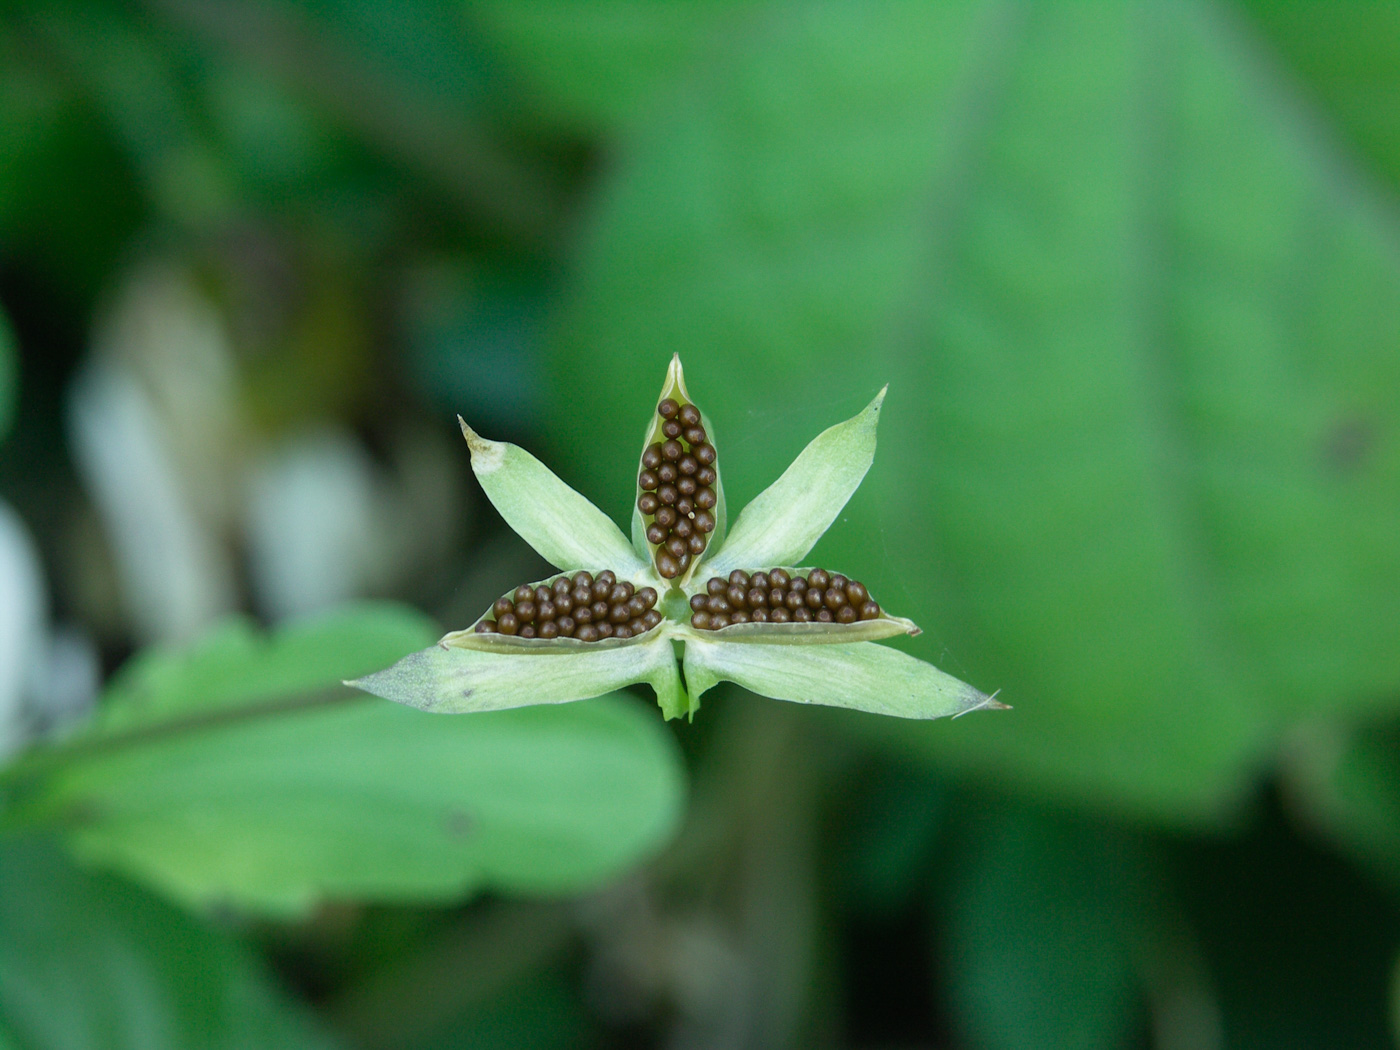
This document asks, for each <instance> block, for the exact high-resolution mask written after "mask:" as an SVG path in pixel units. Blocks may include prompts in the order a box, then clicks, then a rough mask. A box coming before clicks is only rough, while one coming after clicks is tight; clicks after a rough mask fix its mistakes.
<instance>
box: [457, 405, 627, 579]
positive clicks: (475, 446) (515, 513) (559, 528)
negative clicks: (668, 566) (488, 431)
mask: <svg viewBox="0 0 1400 1050" xmlns="http://www.w3.org/2000/svg"><path fill="white" fill-rule="evenodd" d="M457 422H458V423H460V424H461V426H462V434H463V436H464V437H466V439H467V445H468V446H469V447H470V449H471V455H472V470H473V471H474V472H475V473H476V476H477V480H479V481H480V482H481V487H482V488H483V489H485V490H486V495H487V497H488V498H489V499H490V500H491V503H492V505H493V506H494V507H495V508H496V510H498V511H499V512H500V514H501V517H503V518H504V519H505V520H506V524H507V525H509V526H510V527H511V528H512V529H514V530H515V531H516V532H517V533H518V534H519V535H520V537H521V538H522V539H523V540H524V541H525V542H526V543H528V544H529V545H530V546H531V547H533V548H535V550H537V551H538V552H539V553H540V555H541V557H543V558H544V559H545V560H546V561H547V562H549V563H550V564H551V565H554V566H556V567H557V568H560V569H563V570H565V571H566V572H569V571H575V570H578V569H588V570H589V571H593V568H594V567H595V566H598V565H599V564H600V562H601V563H606V564H605V565H604V566H603V567H605V568H609V569H612V570H613V571H614V572H616V573H617V574H618V575H619V576H629V577H630V576H634V575H636V574H637V573H639V572H640V571H641V570H642V569H643V568H645V562H644V561H643V560H642V559H639V558H638V557H637V554H636V552H634V551H633V550H632V547H631V545H630V544H629V543H628V542H627V538H626V537H625V536H623V535H622V530H621V529H619V528H618V527H617V524H616V523H615V522H614V521H613V520H612V519H611V518H609V517H608V516H607V515H606V514H604V513H603V512H602V511H601V510H599V509H598V508H597V507H595V506H594V505H593V504H592V503H590V502H589V501H588V500H587V499H586V498H584V497H583V496H582V495H580V494H579V493H578V492H575V491H574V490H573V489H571V488H569V486H568V485H566V484H564V482H562V481H560V480H559V477H558V476H557V475H556V474H555V473H554V472H553V471H552V470H550V469H549V468H548V467H546V466H545V465H544V464H543V463H541V462H540V461H539V460H538V459H536V458H535V457H534V456H532V455H530V453H528V452H526V451H525V450H524V449H523V448H521V447H520V446H518V445H512V444H510V443H508V442H504V441H488V440H487V439H486V438H483V437H481V436H480V435H479V434H477V433H476V431H474V430H472V428H471V427H469V426H467V424H466V421H465V420H463V419H462V417H461V416H458V417H457Z"/></svg>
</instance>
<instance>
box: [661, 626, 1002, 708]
mask: <svg viewBox="0 0 1400 1050" xmlns="http://www.w3.org/2000/svg"><path fill="white" fill-rule="evenodd" d="M685 681H686V686H687V687H688V688H689V690H690V693H691V695H692V696H695V697H696V698H698V697H700V695H701V694H703V693H704V692H706V691H707V690H708V689H710V688H711V687H712V686H714V685H716V684H717V683H719V682H737V683H738V684H739V685H741V686H743V687H744V688H745V689H748V690H749V691H750V692H754V693H758V694H760V695H762V696H771V697H773V698H774V699H776V700H791V701H793V702H795V703H799V704H825V705H827V706H829V707H849V708H851V709H853V710H856V711H870V712H873V713H874V714H879V715H894V716H895V717H897V718H942V717H944V716H945V715H961V714H966V713H967V712H968V711H975V710H977V709H978V708H1002V707H1005V706H1006V705H1004V704H1000V703H998V702H997V701H995V700H993V699H992V698H991V697H989V696H987V695H986V694H985V693H981V692H978V691H977V690H976V689H974V688H972V686H970V685H967V684H966V683H964V682H959V681H958V680H957V679H956V678H953V677H952V676H950V675H946V674H944V673H943V672H942V671H940V670H939V669H938V668H936V667H934V666H933V665H932V664H928V663H925V662H924V661H922V660H916V659H914V657H912V656H907V655H905V654H904V653H901V652H899V651H897V650H895V649H888V648H886V647H885V646H883V645H876V644H875V643H874V642H852V643H849V644H845V645H819V646H818V645H801V646H798V645H753V644H745V643H743V642H720V641H710V640H708V638H707V637H702V636H701V635H700V634H699V633H698V632H696V633H695V635H694V636H693V637H689V638H687V640H686V643H685Z"/></svg>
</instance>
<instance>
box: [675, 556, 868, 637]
mask: <svg viewBox="0 0 1400 1050" xmlns="http://www.w3.org/2000/svg"><path fill="white" fill-rule="evenodd" d="M690 610H691V615H690V625H691V626H692V627H694V628H695V629H696V630H700V631H718V630H721V629H722V628H725V627H728V626H730V625H731V624H736V623H840V624H850V623H856V622H857V621H859V620H878V619H879V618H880V616H881V609H880V606H879V603H877V602H876V601H875V599H873V598H871V597H870V590H869V589H868V588H867V587H866V586H865V584H863V583H861V582H860V581H859V580H852V579H849V578H848V577H845V576H842V575H841V574H840V573H829V572H827V571H826V570H824V569H813V570H811V571H810V572H809V573H807V575H806V576H799V575H793V574H790V573H789V572H788V571H787V570H786V569H781V568H779V569H769V570H768V571H767V572H764V571H759V572H755V573H747V572H744V571H743V570H742V569H735V570H734V571H733V572H731V573H730V574H729V576H728V577H727V578H726V577H724V576H711V577H710V579H709V580H707V581H706V583H705V591H704V593H703V594H697V595H695V596H694V597H693V598H691V599H690Z"/></svg>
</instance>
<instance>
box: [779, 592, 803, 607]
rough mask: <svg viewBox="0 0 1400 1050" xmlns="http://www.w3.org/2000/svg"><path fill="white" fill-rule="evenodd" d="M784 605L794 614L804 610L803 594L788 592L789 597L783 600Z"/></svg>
mask: <svg viewBox="0 0 1400 1050" xmlns="http://www.w3.org/2000/svg"><path fill="white" fill-rule="evenodd" d="M783 604H784V605H786V606H787V607H788V608H789V609H791V610H792V611H793V612H796V611H797V610H798V609H800V608H802V604H803V603H802V592H801V591H788V592H787V597H786V598H784V599H783Z"/></svg>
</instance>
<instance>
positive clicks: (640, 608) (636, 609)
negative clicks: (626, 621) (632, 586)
mask: <svg viewBox="0 0 1400 1050" xmlns="http://www.w3.org/2000/svg"><path fill="white" fill-rule="evenodd" d="M646 611H647V603H646V602H644V601H642V599H641V597H640V596H639V595H636V594H634V595H632V600H631V601H629V602H628V603H627V612H628V613H629V614H630V616H629V618H630V619H633V620H635V619H637V617H639V616H641V615H642V613H644V612H646Z"/></svg>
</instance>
